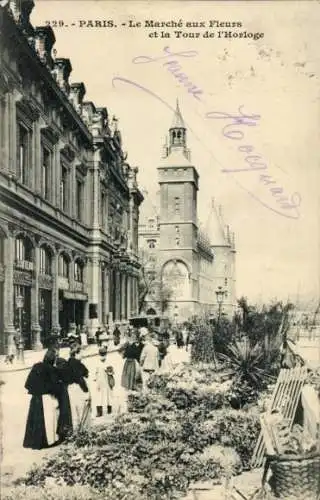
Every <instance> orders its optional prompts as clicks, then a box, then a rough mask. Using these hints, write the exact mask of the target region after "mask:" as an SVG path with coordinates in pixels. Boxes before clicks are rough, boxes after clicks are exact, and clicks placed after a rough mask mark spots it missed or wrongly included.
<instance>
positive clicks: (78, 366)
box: [68, 345, 91, 430]
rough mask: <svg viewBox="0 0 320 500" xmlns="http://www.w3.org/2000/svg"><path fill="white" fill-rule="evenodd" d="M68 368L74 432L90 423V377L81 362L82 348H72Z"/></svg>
mask: <svg viewBox="0 0 320 500" xmlns="http://www.w3.org/2000/svg"><path fill="white" fill-rule="evenodd" d="M68 366H69V369H70V372H71V377H70V382H69V398H70V405H71V416H72V425H73V430H75V429H77V428H79V427H82V428H83V427H86V426H88V425H89V423H90V401H91V397H90V392H89V387H88V384H87V382H86V379H87V378H88V376H89V371H88V369H87V367H86V366H85V365H84V364H83V363H82V362H81V347H80V346H77V345H75V346H72V347H71V350H70V357H69V359H68Z"/></svg>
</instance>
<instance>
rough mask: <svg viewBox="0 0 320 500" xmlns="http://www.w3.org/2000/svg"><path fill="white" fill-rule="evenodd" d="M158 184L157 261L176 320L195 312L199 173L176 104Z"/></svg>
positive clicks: (159, 170) (196, 296)
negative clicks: (158, 244) (158, 245)
mask: <svg viewBox="0 0 320 500" xmlns="http://www.w3.org/2000/svg"><path fill="white" fill-rule="evenodd" d="M158 178H159V185H160V248H159V254H160V262H161V265H162V278H163V283H165V284H167V285H168V287H169V288H170V289H172V296H171V299H170V305H171V309H172V308H174V311H171V314H172V313H173V314H174V315H176V316H177V317H181V316H185V315H186V312H187V310H188V311H189V314H188V316H190V315H192V314H195V313H196V303H197V301H198V278H197V275H198V249H197V238H198V222H197V221H198V217H197V192H198V178H199V176H198V172H197V170H196V168H195V167H194V166H193V165H192V164H191V161H190V151H189V150H188V148H187V130H186V127H185V124H184V121H183V118H182V115H181V111H180V108H179V103H178V101H177V105H176V111H175V114H174V117H173V122H172V125H171V127H170V129H169V140H168V141H167V145H166V146H165V148H164V157H163V159H162V162H161V165H160V166H159V167H158Z"/></svg>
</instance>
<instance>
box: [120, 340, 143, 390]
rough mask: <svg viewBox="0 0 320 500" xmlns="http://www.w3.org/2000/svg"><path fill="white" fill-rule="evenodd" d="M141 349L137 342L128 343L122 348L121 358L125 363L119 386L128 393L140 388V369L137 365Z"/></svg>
mask: <svg viewBox="0 0 320 500" xmlns="http://www.w3.org/2000/svg"><path fill="white" fill-rule="evenodd" d="M140 355H141V348H140V345H139V343H138V342H132V341H129V342H127V344H126V345H125V346H124V349H123V357H124V358H125V363H124V366H123V371H122V376H121V386H122V387H123V388H124V389H127V390H128V391H135V390H138V389H139V388H141V387H142V378H141V369H140V365H139V360H140Z"/></svg>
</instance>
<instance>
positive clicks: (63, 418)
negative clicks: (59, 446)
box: [56, 357, 73, 443]
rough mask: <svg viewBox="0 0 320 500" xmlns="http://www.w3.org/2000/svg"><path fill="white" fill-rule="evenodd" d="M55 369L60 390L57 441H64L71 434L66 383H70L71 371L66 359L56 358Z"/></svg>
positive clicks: (69, 406) (70, 417)
mask: <svg viewBox="0 0 320 500" xmlns="http://www.w3.org/2000/svg"><path fill="white" fill-rule="evenodd" d="M56 370H57V372H58V377H59V382H60V390H59V395H58V401H59V418H58V426H57V434H58V436H59V443H61V442H62V441H64V440H65V439H66V438H67V437H68V436H69V435H70V434H72V431H73V426H72V415H71V405H70V399H69V393H68V385H69V384H70V383H72V382H71V381H72V372H71V369H70V366H69V364H68V362H67V360H66V359H64V358H60V357H57V358H56Z"/></svg>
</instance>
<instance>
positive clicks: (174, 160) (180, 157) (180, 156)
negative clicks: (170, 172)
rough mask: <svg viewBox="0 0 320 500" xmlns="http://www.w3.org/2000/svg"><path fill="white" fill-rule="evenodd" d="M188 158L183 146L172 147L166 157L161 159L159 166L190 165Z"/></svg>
mask: <svg viewBox="0 0 320 500" xmlns="http://www.w3.org/2000/svg"><path fill="white" fill-rule="evenodd" d="M192 166H193V165H192V164H191V162H190V160H188V158H187V157H186V152H185V150H184V148H183V147H179V148H178V147H175V148H172V150H171V152H170V153H169V154H168V156H167V157H166V158H164V159H163V160H161V163H160V168H161V167H166V168H168V167H192Z"/></svg>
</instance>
